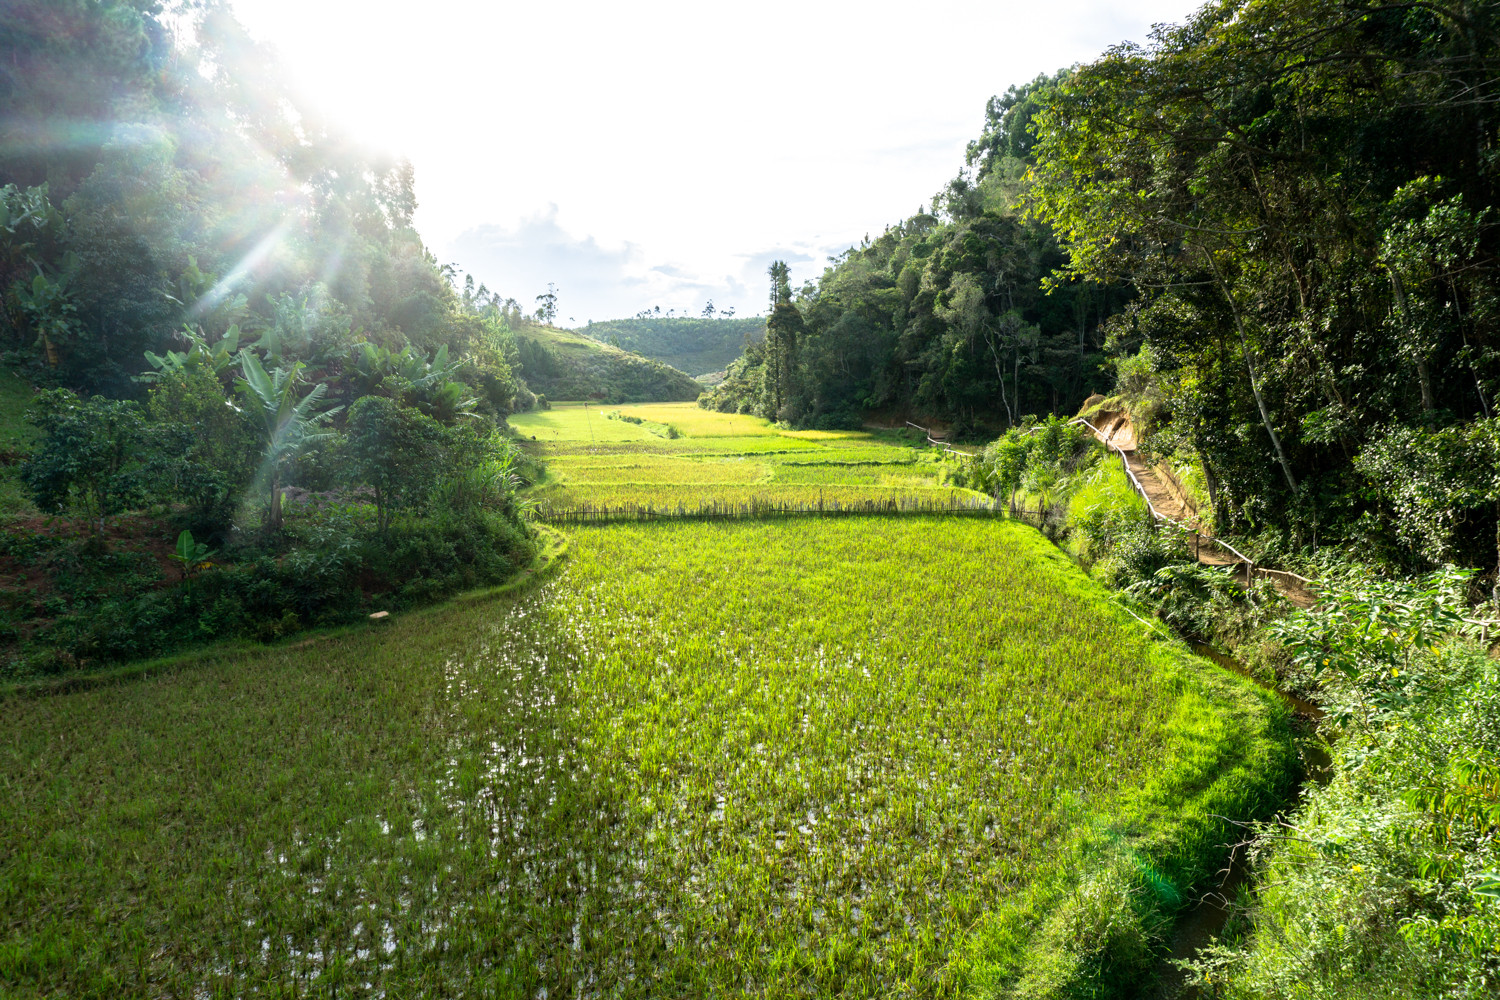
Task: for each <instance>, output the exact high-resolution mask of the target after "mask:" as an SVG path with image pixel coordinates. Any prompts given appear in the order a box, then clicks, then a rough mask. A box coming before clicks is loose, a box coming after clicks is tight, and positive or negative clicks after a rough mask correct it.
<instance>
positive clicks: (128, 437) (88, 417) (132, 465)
mask: <svg viewBox="0 0 1500 1000" xmlns="http://www.w3.org/2000/svg"><path fill="white" fill-rule="evenodd" d="M29 419H30V420H31V422H32V423H33V424H35V425H36V427H37V428H38V430H40V431H41V433H42V438H41V441H40V442H38V444H37V447H36V449H35V451H33V452H32V453H31V455H30V456H29V457H28V458H27V460H26V462H25V463H24V464H23V465H22V467H21V478H22V480H23V481H24V482H25V483H26V487H27V489H28V490H30V491H31V496H32V499H33V500H34V502H35V503H36V505H37V507H39V508H41V509H42V510H45V511H60V510H64V509H66V508H67V507H69V506H70V505H72V504H74V503H76V504H77V505H78V506H79V507H80V508H81V510H82V511H83V512H84V513H85V514H86V516H87V517H88V518H89V521H90V523H91V524H93V525H94V526H95V529H96V530H97V531H103V528H104V519H105V518H107V517H109V516H111V515H113V514H118V513H120V512H121V511H123V510H126V509H129V508H131V507H133V506H136V505H139V504H141V503H143V502H145V501H146V500H147V499H148V498H149V497H150V496H151V495H152V493H153V485H152V483H151V480H150V477H149V476H148V474H147V473H148V466H149V463H150V461H151V459H152V457H153V456H154V454H155V445H156V439H155V437H154V436H153V434H152V432H151V428H150V427H149V426H148V425H147V422H146V419H145V414H144V413H143V412H142V410H141V407H140V404H138V403H134V402H131V401H129V400H110V399H105V398H103V397H102V396H95V397H93V398H92V399H87V400H84V399H79V398H78V397H76V396H74V395H73V394H72V393H70V392H68V391H66V390H64V389H52V390H48V391H46V392H42V393H38V394H37V396H36V400H35V402H34V403H33V404H32V409H31V412H30V414H29Z"/></svg>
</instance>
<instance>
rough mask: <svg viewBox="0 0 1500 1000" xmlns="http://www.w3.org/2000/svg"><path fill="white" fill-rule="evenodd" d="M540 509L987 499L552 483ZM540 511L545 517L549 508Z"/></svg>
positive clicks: (886, 490) (914, 489) (815, 489)
mask: <svg viewBox="0 0 1500 1000" xmlns="http://www.w3.org/2000/svg"><path fill="white" fill-rule="evenodd" d="M530 495H531V496H533V497H534V498H535V499H536V501H537V503H538V505H539V509H540V510H543V511H545V508H548V507H551V508H554V509H559V510H566V509H568V508H571V507H582V506H611V507H619V506H625V505H629V504H634V505H637V506H642V507H648V506H649V507H656V508H669V507H678V506H683V507H689V508H691V507H697V506H698V505H700V504H706V503H727V504H751V503H755V502H761V503H767V504H810V505H814V506H816V505H817V504H818V502H819V501H820V500H821V501H823V502H824V503H827V504H833V503H839V504H850V503H863V502H864V501H867V500H875V501H880V500H891V499H897V498H900V497H911V498H923V499H928V500H931V501H934V502H941V503H947V502H950V501H952V500H966V499H967V500H984V499H987V498H985V497H982V496H980V495H979V494H976V493H973V492H972V491H969V490H958V489H953V488H951V487H939V486H874V485H864V486H859V485H856V486H842V485H837V484H833V483H829V484H826V485H820V484H817V483H790V484H780V483H775V482H772V483H768V484H756V483H749V484H746V483H699V484H694V483H680V484H671V483H660V482H657V483H629V482H618V483H599V484H588V483H583V484H577V485H575V484H573V483H568V482H564V483H548V484H545V485H543V486H541V487H539V488H537V489H536V490H534V491H533V492H532V493H531V494H530ZM541 516H543V517H545V516H546V515H545V513H543V514H542V515H541Z"/></svg>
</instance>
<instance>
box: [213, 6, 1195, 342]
mask: <svg viewBox="0 0 1500 1000" xmlns="http://www.w3.org/2000/svg"><path fill="white" fill-rule="evenodd" d="M233 6H234V9H235V12H236V14H237V15H238V17H239V19H240V20H241V22H242V23H244V24H245V26H246V27H247V28H248V29H249V30H250V31H251V33H252V34H253V35H254V36H255V37H256V38H258V39H260V40H261V41H264V42H267V43H269V44H270V45H272V46H273V47H274V48H275V50H276V51H277V54H278V55H279V57H280V60H281V63H282V68H283V71H284V72H285V73H286V75H287V76H288V77H289V78H290V79H291V81H292V83H293V85H294V86H295V87H296V88H297V90H298V91H299V93H300V95H301V98H302V100H304V101H305V102H307V103H308V104H309V105H311V106H312V107H314V108H316V109H317V110H318V111H320V112H321V113H323V114H325V115H327V116H328V117H330V118H331V119H332V120H334V121H335V122H337V123H339V124H340V125H341V126H342V127H343V128H344V129H346V130H347V131H348V132H349V133H351V134H352V135H353V136H354V137H356V138H358V139H359V140H361V141H363V142H364V143H366V144H368V145H370V146H372V147H374V148H377V149H382V150H385V151H388V152H391V153H394V154H397V155H401V156H405V157H407V158H408V159H410V160H411V161H412V163H413V165H414V166H415V168H416V184H417V198H418V203H419V204H418V209H417V215H416V225H417V229H418V230H419V231H420V232H421V234H422V237H423V239H424V240H425V241H426V242H427V245H428V246H429V247H430V248H431V249H432V251H433V252H434V253H435V254H436V255H437V257H438V259H439V261H441V262H443V263H452V264H453V265H455V266H456V267H457V268H458V270H459V271H460V272H467V273H471V274H473V275H474V277H475V280H476V281H480V282H483V283H485V284H486V285H488V286H489V288H490V289H492V290H494V291H497V292H499V293H501V294H502V295H504V296H507V297H512V298H515V299H517V300H519V301H520V302H521V303H522V304H523V305H524V306H526V307H527V308H528V309H530V308H534V306H535V301H534V300H535V297H536V296H537V295H539V294H541V293H543V292H544V291H546V288H547V285H548V283H549V282H551V283H553V284H555V285H556V288H557V296H558V299H557V301H558V322H559V324H560V325H567V326H574V325H582V324H584V323H585V322H587V321H588V320H590V319H592V320H603V319H612V318H619V317H625V316H632V315H634V314H636V313H637V312H639V311H641V310H643V309H651V308H653V307H657V306H659V307H660V308H661V310H662V312H663V313H666V312H667V311H669V310H671V311H674V312H675V313H676V314H678V315H684V314H689V315H699V314H700V313H701V312H702V310H703V308H704V306H705V305H706V304H707V303H708V302H709V301H710V300H712V302H713V303H714V306H715V307H716V308H717V309H719V310H723V309H726V308H729V307H733V308H734V309H735V310H736V313H737V314H738V315H741V316H744V315H753V314H756V313H761V312H764V311H765V309H766V299H767V288H768V281H767V278H766V268H767V267H768V266H769V264H770V262H771V261H772V260H776V259H783V260H786V261H787V262H788V264H789V265H790V266H791V271H792V278H793V282H794V284H801V283H802V281H803V280H805V279H808V278H816V277H817V276H819V275H821V274H822V272H823V268H824V267H825V266H827V259H828V257H829V256H831V255H834V254H837V253H840V252H842V251H843V250H845V249H847V248H848V247H849V246H851V245H854V244H856V243H858V242H859V241H860V240H861V239H863V238H864V237H865V236H866V235H867V234H868V235H872V236H873V235H878V234H879V233H880V232H881V231H882V230H883V229H884V228H885V227H886V226H887V225H890V224H894V223H896V222H899V221H901V220H902V219H904V218H906V217H908V216H910V215H911V214H912V213H914V212H916V211H917V209H918V208H919V207H920V206H923V205H929V204H930V203H931V198H932V196H933V194H935V193H936V192H937V191H938V190H939V189H941V188H942V187H943V186H944V185H945V184H946V183H947V181H948V180H949V179H950V178H952V177H953V176H954V175H955V174H957V173H958V172H959V170H960V169H961V168H962V167H963V156H964V147H965V145H966V144H967V143H968V142H969V141H970V140H971V139H974V138H976V137H977V136H978V135H979V132H980V129H981V127H982V126H983V123H984V108H985V102H986V101H987V100H988V99H989V97H990V96H991V95H992V94H996V93H1003V92H1004V91H1005V89H1006V88H1007V87H1009V86H1011V85H1013V84H1019V83H1024V82H1026V81H1028V80H1030V79H1032V78H1034V77H1035V76H1037V75H1038V74H1039V73H1051V72H1054V71H1056V70H1057V69H1059V68H1061V67H1064V66H1069V65H1073V64H1075V63H1078V62H1086V61H1088V60H1090V59H1092V58H1094V57H1096V56H1097V55H1099V54H1100V53H1101V52H1103V51H1104V50H1105V49H1106V48H1108V47H1109V46H1110V45H1113V44H1115V43H1117V42H1120V41H1124V40H1126V39H1129V40H1132V41H1137V42H1143V41H1145V40H1146V36H1147V33H1148V32H1149V30H1150V27H1151V25H1152V24H1156V23H1168V22H1178V21H1181V20H1182V19H1183V18H1184V17H1186V16H1187V15H1188V14H1189V13H1191V11H1192V10H1193V9H1195V8H1196V7H1197V6H1198V4H1197V3H1189V2H1186V0H1114V2H1107V0H1048V2H1042V3H1038V2H1036V0H1029V2H1024V3H1023V2H1017V0H991V2H988V3H981V2H943V0H936V2H934V0H929V2H927V3H922V4H916V3H905V4H902V5H900V6H899V7H898V6H895V5H890V4H886V3H881V2H860V3H853V2H838V3H834V2H820V0H800V2H782V0H762V2H757V3H754V4H750V3H737V4H730V3H723V2H718V3H713V2H705V0H694V2H686V3H677V2H662V0H637V2H634V3H621V2H618V0H615V2H609V3H574V2H567V0H548V2H545V3H544V2H539V0H532V2H529V3H515V2H508V0H507V2H489V3H484V2H480V3H468V2H456V0H428V2H427V3H422V4H413V3H411V2H410V0H401V2H400V3H389V2H386V0H364V2H361V3H359V4H351V3H348V2H347V0H233Z"/></svg>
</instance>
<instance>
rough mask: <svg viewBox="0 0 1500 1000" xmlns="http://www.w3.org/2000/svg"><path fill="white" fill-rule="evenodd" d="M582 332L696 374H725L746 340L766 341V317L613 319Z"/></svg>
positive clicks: (594, 324)
mask: <svg viewBox="0 0 1500 1000" xmlns="http://www.w3.org/2000/svg"><path fill="white" fill-rule="evenodd" d="M581 332H583V333H586V334H588V335H589V336H590V337H593V338H594V339H595V340H598V341H601V342H603V343H606V344H613V345H614V346H616V347H619V348H622V349H624V350H627V351H634V352H636V353H637V354H640V355H643V356H645V357H648V358H650V359H651V360H653V361H660V362H661V363H662V364H664V365H671V366H672V367H673V368H680V369H681V370H683V371H685V372H691V373H692V374H693V375H703V374H705V373H708V372H718V371H723V370H724V369H725V368H728V367H729V362H731V361H733V360H734V359H735V358H737V357H739V356H740V352H741V351H743V350H744V348H745V342H746V340H748V341H750V342H751V343H754V344H760V343H764V342H765V339H766V320H765V317H764V316H747V317H744V318H741V319H706V318H704V319H695V318H693V317H690V316H679V317H670V318H662V317H656V318H654V319H640V318H638V319H612V320H608V321H606V322H603V323H590V324H589V325H588V326H587V327H585V328H584V329H583V330H582V331H581Z"/></svg>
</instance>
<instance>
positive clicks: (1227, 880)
mask: <svg viewBox="0 0 1500 1000" xmlns="http://www.w3.org/2000/svg"><path fill="white" fill-rule="evenodd" d="M1190 645H1191V646H1192V648H1193V652H1194V653H1197V654H1198V655H1199V656H1201V657H1203V658H1205V659H1208V660H1212V661H1213V662H1214V663H1217V664H1218V665H1219V666H1221V667H1223V668H1224V669H1225V670H1228V671H1230V672H1231V673H1236V674H1239V675H1240V676H1241V677H1247V678H1249V679H1250V680H1252V681H1254V682H1255V683H1256V684H1258V685H1259V686H1261V687H1263V688H1265V689H1266V690H1267V691H1271V692H1272V693H1274V694H1275V695H1276V696H1277V697H1278V698H1280V699H1281V700H1282V701H1283V702H1284V703H1285V704H1286V705H1287V707H1288V708H1290V709H1291V710H1292V714H1293V715H1294V716H1295V721H1294V727H1295V730H1296V733H1297V737H1298V739H1297V744H1298V747H1297V749H1298V753H1299V754H1300V756H1301V758H1302V772H1303V779H1302V781H1299V782H1298V783H1297V784H1296V785H1294V786H1293V788H1292V793H1291V797H1290V799H1289V800H1288V802H1287V806H1288V807H1291V806H1292V805H1294V804H1295V803H1296V801H1297V800H1298V799H1300V798H1301V795H1302V789H1303V787H1304V786H1305V785H1306V783H1307V782H1308V781H1311V782H1314V783H1316V784H1320V785H1321V784H1323V783H1324V782H1325V781H1327V780H1328V773H1329V768H1330V766H1331V761H1330V760H1329V757H1328V752H1327V751H1326V750H1325V749H1324V748H1323V746H1322V744H1321V743H1319V742H1318V739H1317V729H1318V723H1319V722H1320V721H1321V720H1322V718H1323V710H1322V709H1321V708H1319V707H1318V706H1317V705H1315V704H1313V703H1312V702H1310V701H1307V700H1306V699H1303V698H1298V697H1297V696H1296V695H1293V694H1287V693H1286V692H1284V691H1279V690H1277V689H1276V688H1274V687H1271V686H1270V685H1268V684H1266V683H1265V682H1263V681H1262V680H1260V679H1259V678H1258V677H1256V676H1255V675H1254V674H1252V673H1251V672H1250V671H1249V670H1247V669H1245V666H1244V664H1242V663H1240V662H1239V661H1238V660H1236V659H1235V658H1234V657H1232V656H1229V655H1228V654H1227V653H1221V652H1219V651H1218V650H1217V649H1214V648H1213V647H1212V646H1209V645H1207V644H1206V643H1201V642H1192V643H1190ZM1249 881H1250V864H1249V859H1248V856H1247V851H1246V849H1245V847H1243V846H1236V847H1235V848H1234V849H1233V852H1232V854H1231V857H1230V859H1229V863H1228V864H1227V865H1226V866H1225V867H1224V868H1223V869H1222V870H1221V871H1220V872H1219V873H1218V875H1217V877H1216V878H1215V879H1214V880H1213V881H1212V882H1211V884H1210V888H1209V889H1208V890H1207V891H1205V892H1204V893H1203V894H1202V896H1201V897H1200V898H1199V900H1198V902H1196V903H1194V904H1193V905H1192V906H1191V907H1190V908H1189V909H1188V910H1187V911H1186V912H1184V913H1183V914H1182V916H1181V917H1179V918H1178V921H1177V926H1176V927H1175V928H1174V929H1173V931H1172V947H1171V951H1170V952H1169V953H1168V954H1167V956H1166V957H1165V958H1164V959H1163V960H1162V962H1161V965H1160V967H1159V969H1158V971H1159V974H1160V984H1161V985H1160V989H1159V991H1158V994H1157V995H1158V997H1160V998H1161V1000H1195V998H1197V997H1199V996H1200V995H1201V994H1200V993H1199V992H1198V991H1197V990H1196V989H1194V988H1192V987H1190V986H1188V985H1186V984H1185V983H1184V978H1185V977H1184V975H1183V973H1182V971H1181V970H1179V969H1178V968H1177V966H1176V965H1175V964H1173V963H1175V962H1178V961H1181V960H1183V959H1188V958H1192V957H1193V956H1194V955H1195V954H1197V953H1198V951H1199V950H1201V949H1202V948H1204V947H1206V946H1207V945H1210V944H1212V943H1213V942H1214V940H1215V939H1216V938H1217V937H1218V936H1219V933H1220V932H1221V931H1222V930H1223V929H1224V925H1225V924H1226V923H1228V921H1229V918H1230V916H1231V915H1232V914H1233V912H1234V900H1235V897H1236V896H1237V895H1238V894H1239V891H1240V889H1241V888H1243V887H1244V886H1245V884H1246V883H1248V882H1249Z"/></svg>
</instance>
